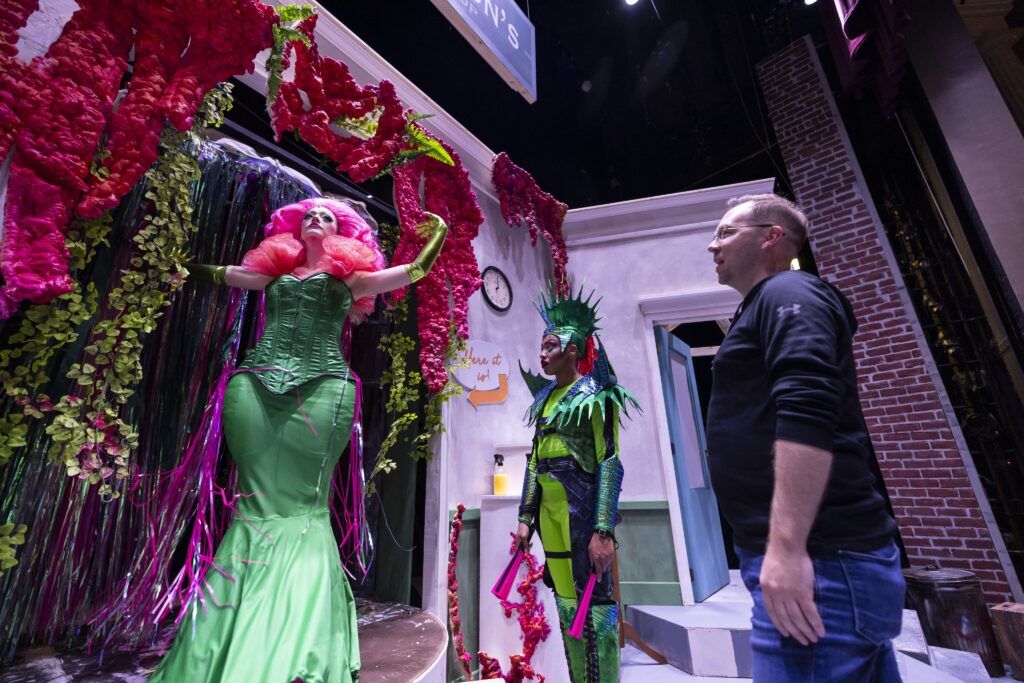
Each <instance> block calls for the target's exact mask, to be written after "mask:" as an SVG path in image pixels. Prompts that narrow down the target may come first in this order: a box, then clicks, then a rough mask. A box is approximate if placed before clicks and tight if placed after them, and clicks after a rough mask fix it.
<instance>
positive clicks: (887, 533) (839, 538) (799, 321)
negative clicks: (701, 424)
mask: <svg viewBox="0 0 1024 683" xmlns="http://www.w3.org/2000/svg"><path fill="white" fill-rule="evenodd" d="M856 330H857V321H856V319H855V318H854V316H853V309H852V308H851V306H850V302H849V301H847V299H846V297H845V296H843V295H842V293H840V292H839V290H838V289H836V288H835V287H833V286H832V285H830V284H828V283H826V282H823V281H822V280H821V279H819V278H817V277H815V276H814V275H810V274H808V273H804V272H801V271H783V272H780V273H776V274H774V275H772V276H770V277H768V278H766V279H764V280H762V281H761V282H759V283H758V284H757V285H755V286H754V288H753V289H752V290H750V292H749V293H748V294H747V296H746V297H744V299H743V303H742V304H741V305H740V308H739V310H738V312H737V315H736V317H735V318H734V320H733V322H732V327H730V328H729V333H728V334H727V335H726V336H725V340H724V341H723V342H722V345H721V347H720V348H719V349H718V353H717V354H716V355H715V360H714V364H713V365H712V369H713V374H714V384H713V388H712V390H711V403H710V406H709V408H708V428H707V435H708V451H709V466H710V470H711V480H712V483H713V485H714V487H715V493H716V495H717V496H718V501H719V505H720V506H721V509H722V512H723V514H724V515H725V518H726V519H727V520H728V521H729V524H730V525H732V528H733V538H734V541H735V543H736V544H737V545H738V546H740V547H741V548H743V549H745V550H748V551H750V552H754V553H763V552H764V550H765V545H766V543H767V539H768V522H769V511H770V508H771V499H772V491H773V489H774V479H775V477H774V451H773V445H774V442H775V440H776V439H784V440H787V441H795V442H797V443H801V444H806V445H809V446H815V447H817V448H821V449H824V450H827V451H831V452H832V454H833V456H834V457H833V459H832V471H831V474H830V476H829V480H828V484H827V487H826V489H825V494H824V497H823V499H822V503H821V508H820V509H819V511H818V516H817V518H816V519H815V521H814V525H813V527H812V528H811V533H810V536H809V537H808V543H807V547H808V551H809V552H810V553H811V554H812V555H813V554H828V553H832V552H834V551H836V550H840V549H843V550H854V551H867V550H874V549H876V548H879V547H881V546H882V545H884V544H885V543H886V542H887V541H889V540H890V539H891V538H892V537H893V535H894V534H895V531H896V522H895V520H894V519H893V518H892V516H891V515H890V514H889V512H888V509H887V507H886V504H885V500H884V499H883V498H882V496H881V494H880V493H879V492H878V490H877V489H876V488H875V476H874V474H873V472H872V470H871V468H870V466H869V463H868V458H869V457H870V453H871V447H870V442H869V440H868V433H867V428H866V426H865V424H864V416H863V414H862V413H861V407H860V401H859V399H858V396H857V371H856V366H855V364H854V359H853V349H852V343H853V334H854V332H856Z"/></svg>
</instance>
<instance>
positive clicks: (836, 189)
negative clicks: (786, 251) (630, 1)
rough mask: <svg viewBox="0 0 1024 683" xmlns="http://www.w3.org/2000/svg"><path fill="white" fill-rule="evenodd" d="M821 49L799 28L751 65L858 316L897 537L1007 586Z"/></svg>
mask: <svg viewBox="0 0 1024 683" xmlns="http://www.w3.org/2000/svg"><path fill="white" fill-rule="evenodd" d="M817 59H818V57H817V55H816V54H815V53H814V50H813V47H812V46H811V45H810V44H809V42H808V41H806V40H799V41H797V42H795V43H794V44H793V45H791V46H789V47H788V48H786V49H784V50H782V51H781V52H779V53H777V54H775V55H773V56H772V57H769V58H768V59H766V60H764V61H763V62H761V63H760V64H759V65H758V78H759V80H760V83H761V88H762V90H763V92H764V97H765V100H766V102H767V105H768V112H769V115H770V117H771V121H772V123H773V124H774V127H775V134H776V137H777V139H778V143H779V148H780V150H781V152H782V155H783V158H784V159H785V162H786V168H787V169H788V171H789V177H790V180H791V181H792V184H793V190H794V192H795V193H796V199H797V201H798V202H799V203H800V204H801V205H802V206H803V207H804V208H805V209H806V211H807V216H808V218H809V219H810V225H811V246H812V247H813V250H814V257H815V260H816V262H817V265H818V270H819V272H820V273H821V276H822V277H823V278H825V279H826V280H828V281H830V282H832V283H833V284H835V285H837V286H838V287H839V288H840V289H842V290H843V291H844V292H845V293H846V295H847V296H848V297H849V298H850V301H851V302H852V303H853V307H854V311H855V312H856V315H857V319H858V320H859V322H860V329H859V331H858V333H857V335H856V338H855V340H854V351H855V354H856V358H857V369H858V375H859V377H860V401H861V405H862V406H863V408H864V417H865V419H866V420H867V425H868V430H869V431H870V433H871V441H872V443H873V444H874V448H875V453H876V455H877V456H878V462H879V465H880V466H881V470H882V474H883V477H884V479H885V484H886V488H887V489H888V491H889V496H890V498H891V500H892V504H893V508H894V510H895V512H896V519H897V521H898V522H899V527H900V532H901V534H902V536H903V542H904V544H905V545H906V548H907V553H908V555H909V556H910V560H911V563H912V564H913V565H914V566H923V565H927V564H937V565H939V566H942V567H950V568H962V569H969V570H970V571H972V572H974V573H975V574H977V575H978V577H979V578H980V579H981V582H982V586H983V588H984V590H985V595H986V597H987V599H988V600H990V601H993V602H1002V601H1004V600H1010V599H1011V594H1010V587H1009V585H1008V583H1007V580H1006V575H1005V574H1004V572H1003V567H1002V564H1001V563H1000V561H999V558H998V556H997V554H996V548H995V545H994V544H993V540H992V536H991V534H990V532H989V530H988V528H987V527H986V524H985V521H984V520H983V518H982V512H981V508H980V506H979V503H978V498H977V496H976V495H975V493H974V490H973V489H972V488H971V483H970V481H969V480H968V476H967V471H966V469H965V468H964V462H963V459H962V457H961V453H960V450H959V448H958V447H957V443H956V440H955V439H954V435H953V431H952V429H951V428H950V424H949V422H948V418H947V415H946V412H945V410H944V409H943V406H942V403H941V401H940V394H939V391H938V389H937V387H936V386H935V384H934V383H933V381H932V378H931V375H930V374H929V372H928V370H927V367H926V365H925V358H926V356H925V354H927V353H928V350H927V349H926V348H923V346H922V342H920V341H919V338H918V336H917V335H916V334H915V333H914V327H913V326H914V325H916V318H915V317H914V316H915V313H914V311H913V310H912V309H908V307H907V306H904V304H903V300H902V299H901V297H900V295H899V289H898V288H899V287H900V286H901V285H902V282H901V280H900V274H899V272H898V271H894V270H893V268H892V267H890V264H889V261H888V260H887V259H886V254H885V252H884V251H883V247H882V244H881V242H880V240H883V239H885V237H884V234H883V233H882V232H881V229H880V226H877V225H876V224H875V221H876V218H875V216H876V215H877V214H876V213H874V212H873V211H872V210H871V207H870V206H869V204H868V202H870V201H871V198H870V196H869V195H868V194H867V189H866V188H864V187H862V185H861V183H860V182H859V181H858V176H859V173H858V172H857V170H856V169H857V167H856V163H857V162H856V159H855V158H853V157H852V155H851V152H850V150H849V147H848V144H846V140H847V137H846V132H845V128H844V127H843V123H842V121H841V120H840V119H839V118H838V117H837V116H836V114H835V113H834V111H835V110H834V108H833V107H832V106H831V100H830V98H831V97H832V95H831V93H830V91H829V88H828V84H827V82H824V79H823V76H822V75H821V71H820V68H819V65H818V63H817Z"/></svg>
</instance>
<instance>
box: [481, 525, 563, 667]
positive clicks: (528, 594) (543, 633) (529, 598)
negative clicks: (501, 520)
mask: <svg viewBox="0 0 1024 683" xmlns="http://www.w3.org/2000/svg"><path fill="white" fill-rule="evenodd" d="M511 552H515V542H514V541H513V545H512V548H511ZM525 559H526V564H527V566H528V569H527V571H526V576H524V577H523V580H522V581H521V582H520V583H519V587H518V588H517V589H516V592H518V593H519V594H520V595H521V596H523V601H522V602H518V603H517V602H511V601H509V600H502V601H501V606H502V607H503V608H504V609H505V617H506V618H512V613H513V612H519V628H520V630H521V631H522V634H523V652H522V654H518V655H512V656H511V657H510V658H509V668H508V673H507V674H506V673H503V672H502V670H501V664H500V663H499V662H498V660H497V659H495V658H494V657H491V656H490V655H488V654H487V653H486V652H478V653H477V658H478V659H479V660H480V677H481V678H482V679H488V678H503V679H505V681H506V683H522V681H524V680H533V679H537V680H538V681H540V683H544V677H543V676H541V675H540V674H538V673H537V672H536V671H534V669H533V667H532V666H531V665H530V662H531V661H532V660H533V653H534V652H535V651H536V650H537V646H538V645H540V643H541V642H543V641H545V640H547V637H548V636H549V635H550V634H551V626H550V625H549V624H548V618H547V617H546V616H544V604H543V603H542V602H541V601H540V599H539V598H538V597H537V584H538V583H539V582H540V581H541V579H542V578H543V576H544V567H543V566H538V564H537V558H536V557H534V556H533V554H532V553H526V557H525Z"/></svg>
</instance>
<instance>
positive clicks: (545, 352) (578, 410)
mask: <svg viewBox="0 0 1024 683" xmlns="http://www.w3.org/2000/svg"><path fill="white" fill-rule="evenodd" d="M591 299H593V294H591V295H590V297H588V298H587V300H586V301H584V300H583V292H582V290H581V291H580V292H579V294H577V295H575V296H571V295H570V296H568V297H561V296H559V295H557V294H556V293H554V292H549V293H548V296H547V297H546V298H545V297H544V296H542V297H541V300H540V303H539V305H538V306H537V308H538V310H539V311H540V314H541V316H542V317H543V318H544V322H545V329H544V335H543V338H542V340H541V351H540V359H541V367H542V368H543V371H544V373H545V374H547V375H549V376H554V379H553V380H546V379H544V378H543V377H541V376H538V375H534V374H532V373H530V372H527V371H525V370H522V368H520V370H521V371H522V374H523V379H524V380H526V383H527V385H528V386H529V387H530V391H531V393H532V394H533V397H534V403H533V405H532V406H531V408H530V410H529V411H528V413H527V417H528V419H529V422H530V424H532V425H535V433H534V440H533V451H532V453H531V455H530V459H529V462H528V464H527V469H526V477H525V479H524V482H523V494H522V499H521V502H520V507H519V528H518V530H517V532H516V541H517V543H518V544H519V545H520V547H521V548H523V549H525V548H526V547H527V544H528V542H529V537H530V533H531V530H532V529H536V530H537V531H538V532H539V534H540V538H541V542H542V543H543V546H544V555H545V572H544V575H545V583H547V584H548V586H549V587H551V588H552V589H553V590H554V592H555V604H556V605H557V607H558V620H559V623H560V624H561V627H562V640H563V642H564V644H565V655H566V659H567V660H568V664H569V674H570V676H571V678H572V680H573V681H574V683H606V682H608V683H610V682H612V681H618V679H619V638H618V605H617V604H616V603H615V599H614V590H613V586H612V576H611V571H610V569H611V563H612V558H613V554H614V549H615V547H614V544H615V525H616V524H617V523H618V521H619V515H618V504H619V491H620V489H621V487H622V475H623V469H622V462H621V461H620V459H619V445H618V444H619V412H620V411H622V412H623V413H628V407H629V406H630V405H632V406H633V407H634V408H638V406H637V404H636V401H635V400H634V399H633V397H632V396H631V395H630V394H629V392H627V391H626V390H625V389H623V388H622V387H620V386H618V384H617V383H616V378H615V374H614V371H613V370H612V367H611V364H610V363H609V361H608V357H607V355H606V354H605V351H604V347H603V345H601V344H600V341H599V339H598V338H597V336H596V335H595V332H596V331H597V320H598V318H597V313H596V308H597V304H598V303H599V302H595V303H594V304H593V305H591V303H590V301H591ZM591 573H595V574H596V575H597V577H598V580H597V583H596V585H595V588H594V591H593V594H592V597H591V602H590V608H589V613H588V614H587V616H586V622H585V625H584V628H583V637H582V638H580V639H577V638H574V637H572V636H571V635H570V634H569V629H570V625H571V624H572V622H573V619H574V618H575V617H576V611H577V607H578V604H579V600H580V597H581V596H582V594H583V592H584V588H585V586H586V585H587V582H588V580H589V577H590V575H591Z"/></svg>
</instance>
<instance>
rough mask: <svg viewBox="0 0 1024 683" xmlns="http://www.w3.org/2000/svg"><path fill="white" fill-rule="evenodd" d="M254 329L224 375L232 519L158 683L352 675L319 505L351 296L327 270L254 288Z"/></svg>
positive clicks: (350, 625) (343, 407)
mask: <svg viewBox="0 0 1024 683" xmlns="http://www.w3.org/2000/svg"><path fill="white" fill-rule="evenodd" d="M266 295H267V298H266V311H267V328H266V331H265V332H264V334H263V336H262V338H261V339H260V341H259V343H258V344H257V346H256V347H255V348H254V349H253V351H252V352H251V353H250V354H249V356H248V357H247V358H246V360H245V362H244V363H243V364H242V365H241V366H240V369H242V370H244V371H242V372H239V373H238V374H236V375H235V376H234V377H232V379H231V381H230V383H229V384H228V388H227V392H226V394H225V397H224V417H223V424H224V433H225V437H226V439H227V444H228V448H229V450H230V452H231V456H232V458H234V460H235V463H236V465H237V468H238V491H239V493H241V494H242V497H241V498H240V500H239V502H238V505H237V514H236V516H235V518H234V520H233V521H232V523H231V526H230V527H229V529H228V531H227V533H226V534H225V535H224V539H223V540H222V541H221V544H220V547H219V548H218V550H217V553H216V556H215V558H214V564H215V566H214V567H213V568H211V569H210V571H209V572H208V573H207V576H206V581H205V591H204V598H205V606H204V605H203V604H202V603H198V604H196V605H194V606H193V609H192V611H191V612H190V614H189V616H187V617H186V618H185V619H183V620H182V622H181V626H180V628H179V631H178V634H177V636H176V638H175V641H174V645H173V646H172V648H171V650H170V651H169V652H168V654H167V656H166V657H165V658H164V660H163V661H162V662H161V663H160V666H159V667H158V668H157V670H156V671H155V672H154V674H153V675H152V677H151V678H150V679H149V680H150V682H151V683H153V682H167V683H220V682H224V683H235V682H238V683H249V682H253V683H256V682H260V683H263V682H265V683H292V682H293V681H296V680H299V681H302V682H303V683H328V682H329V683H337V682H340V683H346V682H349V681H353V680H356V679H357V678H358V676H359V642H358V636H357V633H356V613H355V602H354V600H353V597H352V590H351V588H350V587H349V584H348V580H347V579H346V577H345V573H344V571H343V569H342V567H341V560H340V558H339V555H338V546H337V544H336V542H335V539H334V534H333V532H332V530H331V521H330V513H329V510H328V499H329V496H330V480H331V475H332V473H333V471H334V467H335V464H336V463H337V461H338V459H339V458H340V457H341V454H342V452H343V451H344V449H345V446H346V445H347V443H348V440H349V435H350V432H351V430H352V420H353V410H354V406H355V386H354V384H353V383H352V382H351V381H350V377H349V370H348V367H347V366H346V364H345V361H344V359H343V358H342V355H341V351H340V348H339V340H340V338H341V331H342V326H343V324H344V321H345V316H346V314H347V312H348V309H349V308H350V307H351V305H352V303H353V299H352V293H351V292H350V291H349V289H348V287H347V286H346V285H345V284H344V283H343V282H342V281H340V280H338V279H336V278H334V277H333V276H331V275H329V274H327V273H320V274H318V275H314V276H311V277H309V278H307V279H304V280H303V279H299V278H297V277H295V276H292V275H284V276H281V277H279V278H277V279H276V280H274V281H273V282H272V283H271V284H270V285H269V286H268V287H267V289H266Z"/></svg>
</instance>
